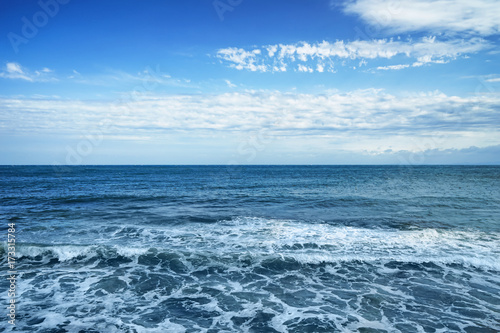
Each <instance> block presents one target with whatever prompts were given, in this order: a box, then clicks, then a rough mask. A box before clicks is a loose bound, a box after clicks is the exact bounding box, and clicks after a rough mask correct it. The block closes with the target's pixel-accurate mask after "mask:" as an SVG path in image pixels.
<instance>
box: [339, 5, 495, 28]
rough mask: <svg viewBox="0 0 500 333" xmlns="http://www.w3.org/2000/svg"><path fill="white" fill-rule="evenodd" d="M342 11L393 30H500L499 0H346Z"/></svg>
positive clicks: (373, 24) (376, 25) (375, 25)
mask: <svg viewBox="0 0 500 333" xmlns="http://www.w3.org/2000/svg"><path fill="white" fill-rule="evenodd" d="M343 11H344V12H345V13H347V14H355V15H358V16H359V17H360V18H361V19H362V20H363V21H365V22H367V23H368V24H370V25H371V26H374V27H378V28H380V29H387V30H389V31H390V32H393V33H405V32H415V31H425V32H428V31H431V32H432V33H437V32H445V33H469V34H472V35H481V36H488V35H494V34H498V33H500V6H499V4H498V1H497V0H474V1H469V0H397V1H394V0H354V1H346V2H345V3H344V6H343Z"/></svg>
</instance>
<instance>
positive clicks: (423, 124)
mask: <svg viewBox="0 0 500 333" xmlns="http://www.w3.org/2000/svg"><path fill="white" fill-rule="evenodd" d="M0 108H1V109H2V110H5V112H4V115H3V117H2V121H1V123H0V130H1V131H2V132H3V133H5V134H9V133H10V134H13V133H14V134H22V133H39V134H43V133H45V134H46V133H50V134H51V135H74V134H75V133H94V132H95V131H102V132H103V133H102V134H103V135H105V136H113V137H124V136H147V137H150V138H152V139H155V140H161V139H162V138H164V137H165V136H166V135H172V133H184V134H185V135H187V134H189V136H190V137H193V138H194V137H212V138H213V137H219V138H220V137H224V135H226V134H227V135H244V133H252V132H253V133H255V132H260V131H264V132H265V135H266V136H267V137H276V138H287V140H288V139H290V140H299V141H300V140H302V139H304V140H305V139H307V140H310V139H311V138H315V139H314V140H317V141H318V142H322V144H323V145H333V146H335V147H338V148H339V149H345V150H348V151H363V150H369V151H384V150H387V149H393V150H407V151H422V150H426V149H452V148H453V149H462V148H466V147H470V146H471V145H475V146H477V147H486V146H491V145H496V144H499V143H500V133H498V124H499V121H498V112H497V110H498V109H499V108H500V95H498V94H484V95H478V96H469V97H458V96H448V95H445V94H443V93H440V92H429V93H419V94H413V95H407V96H399V97H398V96H394V95H392V94H389V93H386V92H384V91H382V90H374V89H369V90H358V91H353V92H349V93H338V92H334V93H326V94H292V93H280V92H274V91H247V92H239V93H225V94H219V95H209V94H206V95H205V94H203V95H167V96H152V95H147V96H143V98H137V99H133V98H132V99H124V100H120V101H115V102H104V101H101V102H97V101H78V100H61V99H57V100H53V99H45V100H43V99H36V100H33V99H27V98H24V99H23V98H7V99H6V98H4V99H0ZM103 123H105V124H110V125H109V126H105V127H102V126H101V125H99V124H103ZM93 131H94V132H93ZM301 138H302V139H301Z"/></svg>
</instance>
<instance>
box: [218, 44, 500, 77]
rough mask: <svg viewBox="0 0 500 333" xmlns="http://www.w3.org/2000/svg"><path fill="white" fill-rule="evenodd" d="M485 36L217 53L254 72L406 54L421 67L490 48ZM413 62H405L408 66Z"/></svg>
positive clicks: (229, 63)
mask: <svg viewBox="0 0 500 333" xmlns="http://www.w3.org/2000/svg"><path fill="white" fill-rule="evenodd" d="M490 47H491V45H490V44H489V42H488V41H486V40H485V39H482V38H471V39H469V40H461V39H447V40H437V39H436V37H423V38H420V39H417V40H411V39H410V40H394V39H378V40H356V41H347V42H346V41H336V42H327V41H323V42H320V43H307V42H300V43H296V44H276V45H266V46H262V47H257V48H253V49H251V50H245V49H242V48H235V47H229V48H224V49H220V50H218V51H217V57H218V58H219V59H220V60H221V61H222V62H223V63H224V64H226V65H227V66H229V67H231V68H235V69H237V70H249V71H252V72H256V71H259V72H285V71H287V70H295V71H299V72H314V71H316V72H324V71H329V72H334V71H335V69H334V68H335V66H338V65H342V64H344V65H345V63H346V61H354V60H356V61H359V60H361V61H363V62H365V64H366V61H367V60H374V59H392V58H394V57H396V56H401V55H403V56H406V57H407V58H409V59H410V60H411V61H413V64H411V66H413V67H419V66H422V65H425V64H430V63H446V62H448V61H450V60H453V59H456V58H457V57H459V56H461V55H466V54H471V53H476V52H479V51H481V50H486V49H488V48H490ZM409 66H410V65H408V66H406V67H409Z"/></svg>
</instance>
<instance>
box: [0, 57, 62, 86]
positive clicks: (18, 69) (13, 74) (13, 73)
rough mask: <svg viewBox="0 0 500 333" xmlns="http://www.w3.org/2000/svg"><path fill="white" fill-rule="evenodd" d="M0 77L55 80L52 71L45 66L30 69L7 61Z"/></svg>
mask: <svg viewBox="0 0 500 333" xmlns="http://www.w3.org/2000/svg"><path fill="white" fill-rule="evenodd" d="M0 78H4V79H13V80H24V81H29V82H47V81H57V79H56V78H55V77H54V76H53V71H52V70H51V69H49V68H47V67H44V68H42V69H40V70H35V71H30V70H28V69H27V68H25V67H23V66H21V65H20V64H19V63H17V62H7V63H6V64H5V67H4V68H3V70H1V71H0Z"/></svg>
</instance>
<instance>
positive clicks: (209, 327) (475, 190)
mask: <svg viewBox="0 0 500 333" xmlns="http://www.w3.org/2000/svg"><path fill="white" fill-rule="evenodd" d="M0 198H1V201H0V231H1V234H0V236H1V237H2V239H0V241H1V242H2V247H1V249H0V252H1V253H0V257H1V261H0V269H1V273H2V279H1V280H0V302H1V304H2V306H1V311H0V315H1V317H0V331H1V332H10V331H16V332H17V331H18V332H45V333H49V332H51V333H52V332H53V333H55V332H79V333H84V332H105V333H109V332H162V333H163V332H207V333H208V332H210V333H212V332H213V333H216V332H297V333H299V332H300V333H302V332H372V333H374V332H405V333H406V332H418V333H421V332H466V333H472V332H500V167H499V166H237V165H229V166H226V165H223V166H64V167H53V166H2V167H0ZM9 230H10V231H9ZM9 233H10V234H13V235H14V237H15V244H14V245H15V254H14V257H15V258H14V259H15V262H14V266H12V267H11V266H9V259H8V257H9V254H8V252H9V251H10V250H9V249H8V244H9V245H11V244H10V243H8V242H7V239H8V237H12V236H9V235H8V234H9ZM12 269H14V270H15V274H14V275H15V276H16V279H15V283H14V289H15V295H10V296H9V293H8V290H9V289H10V288H11V287H12V286H11V282H13V281H10V280H7V278H8V276H9V274H10V273H9V271H11V270H12ZM6 277H7V278H6ZM11 296H14V297H11ZM12 299H14V301H15V310H14V312H15V322H14V324H12V322H9V321H10V320H11V319H10V317H9V316H8V315H9V314H11V313H12V311H11V310H10V309H9V308H8V306H9V304H11V303H9V302H11V300H12Z"/></svg>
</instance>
